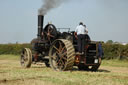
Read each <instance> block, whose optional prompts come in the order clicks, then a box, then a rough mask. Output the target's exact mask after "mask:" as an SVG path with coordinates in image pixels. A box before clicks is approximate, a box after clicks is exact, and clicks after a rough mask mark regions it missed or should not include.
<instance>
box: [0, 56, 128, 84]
mask: <svg viewBox="0 0 128 85" xmlns="http://www.w3.org/2000/svg"><path fill="white" fill-rule="evenodd" d="M1 56H2V57H1ZM4 56H5V57H4ZM8 57H9V58H8ZM13 57H14V58H13ZM18 59H19V56H13V55H0V85H128V68H127V65H128V62H125V61H124V62H122V61H117V60H114V61H113V60H109V61H108V60H103V61H102V63H103V64H102V65H101V67H100V69H99V70H98V72H91V71H79V70H78V69H77V68H74V70H73V71H64V72H56V71H53V70H52V69H51V68H47V67H45V66H44V65H42V64H41V65H32V67H31V68H29V69H26V68H21V66H20V63H19V61H18ZM119 62H121V63H119ZM123 64H127V65H124V66H123ZM122 66H123V67H122Z"/></svg>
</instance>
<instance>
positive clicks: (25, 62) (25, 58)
mask: <svg viewBox="0 0 128 85" xmlns="http://www.w3.org/2000/svg"><path fill="white" fill-rule="evenodd" d="M20 63H21V66H22V67H25V68H29V67H31V63H32V52H31V50H30V49H29V48H24V49H23V50H22V53H21V59H20Z"/></svg>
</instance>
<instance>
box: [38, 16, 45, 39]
mask: <svg viewBox="0 0 128 85" xmlns="http://www.w3.org/2000/svg"><path fill="white" fill-rule="evenodd" d="M43 23H44V15H38V34H37V37H38V39H41V35H42V32H43Z"/></svg>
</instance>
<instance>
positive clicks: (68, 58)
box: [49, 39, 75, 71]
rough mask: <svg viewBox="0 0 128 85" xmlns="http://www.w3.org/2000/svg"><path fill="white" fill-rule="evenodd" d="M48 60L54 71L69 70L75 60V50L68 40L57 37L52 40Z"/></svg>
mask: <svg viewBox="0 0 128 85" xmlns="http://www.w3.org/2000/svg"><path fill="white" fill-rule="evenodd" d="M49 56H50V58H49V62H50V65H51V67H52V69H54V70H56V71H65V70H71V69H72V67H73V65H74V60H75V50H74V47H73V45H72V43H71V42H70V41H69V40H65V39H58V40H56V41H54V42H53V44H52V46H51V48H50V52H49Z"/></svg>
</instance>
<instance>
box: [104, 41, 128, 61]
mask: <svg viewBox="0 0 128 85" xmlns="http://www.w3.org/2000/svg"><path fill="white" fill-rule="evenodd" d="M103 49H104V58H105V59H127V60H128V44H127V45H121V44H109V43H104V44H103Z"/></svg>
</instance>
